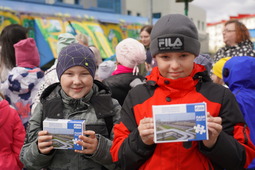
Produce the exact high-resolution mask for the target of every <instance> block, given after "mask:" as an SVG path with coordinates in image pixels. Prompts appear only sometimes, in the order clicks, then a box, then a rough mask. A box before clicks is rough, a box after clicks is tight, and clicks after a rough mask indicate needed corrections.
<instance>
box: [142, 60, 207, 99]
mask: <svg viewBox="0 0 255 170" xmlns="http://www.w3.org/2000/svg"><path fill="white" fill-rule="evenodd" d="M204 71H206V69H205V67H204V66H202V65H199V64H195V63H194V68H193V71H192V72H191V74H190V76H188V77H184V78H179V79H176V80H173V79H169V78H165V77H163V76H161V75H160V72H159V70H158V67H154V69H153V70H152V72H151V74H150V75H149V76H147V77H146V78H147V84H150V85H152V86H159V87H160V88H162V89H163V90H166V93H171V94H172V95H174V94H176V95H178V96H180V95H181V94H178V93H180V92H181V93H182V94H183V95H185V92H189V91H190V90H192V89H194V88H195V87H196V85H197V83H198V82H199V80H202V79H203V77H202V76H198V75H199V73H200V72H204Z"/></svg>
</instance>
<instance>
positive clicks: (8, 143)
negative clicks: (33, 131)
mask: <svg viewBox="0 0 255 170" xmlns="http://www.w3.org/2000/svg"><path fill="white" fill-rule="evenodd" d="M0 134H1V142H0V169H8V170H18V169H22V167H23V164H22V163H21V162H20V160H19V153H20V150H21V147H22V145H23V143H24V139H25V134H26V132H25V129H24V126H23V125H22V122H21V120H20V118H19V115H18V113H17V111H16V110H15V109H13V108H11V107H10V105H9V103H8V102H7V101H6V100H4V99H3V97H2V96H1V95H0Z"/></svg>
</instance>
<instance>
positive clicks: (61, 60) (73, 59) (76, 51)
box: [56, 43, 96, 80]
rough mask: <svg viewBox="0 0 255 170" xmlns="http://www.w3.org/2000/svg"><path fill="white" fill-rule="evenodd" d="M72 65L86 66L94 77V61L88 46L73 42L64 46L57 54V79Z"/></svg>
mask: <svg viewBox="0 0 255 170" xmlns="http://www.w3.org/2000/svg"><path fill="white" fill-rule="evenodd" d="M74 66H82V67H84V68H86V69H87V70H88V71H89V73H90V74H91V76H92V77H93V78H94V77H95V71H96V62H95V56H94V53H93V52H92V51H91V50H90V49H89V47H87V46H84V45H81V44H78V43H73V44H70V45H68V46H66V47H64V48H63V49H62V50H61V52H60V54H59V56H58V63H57V67H56V71H57V75H58V79H59V80H60V78H61V76H62V74H63V73H64V72H65V71H66V70H67V69H69V68H71V67H74Z"/></svg>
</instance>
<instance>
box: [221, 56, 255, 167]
mask: <svg viewBox="0 0 255 170" xmlns="http://www.w3.org/2000/svg"><path fill="white" fill-rule="evenodd" d="M254 70H255V58H254V57H249V56H240V57H239V56H238V57H232V58H231V59H230V60H228V61H227V62H226V63H225V65H224V67H223V80H224V82H225V83H226V84H227V85H228V87H229V89H230V90H231V91H232V93H233V94H234V95H235V97H236V100H237V102H238V104H239V107H240V109H241V111H242V113H243V116H244V119H245V121H246V123H247V125H248V127H249V129H250V136H251V140H252V142H253V144H255V124H254V122H255V105H254V104H255V74H254ZM248 169H255V159H254V160H253V161H252V163H251V164H250V165H249V167H248Z"/></svg>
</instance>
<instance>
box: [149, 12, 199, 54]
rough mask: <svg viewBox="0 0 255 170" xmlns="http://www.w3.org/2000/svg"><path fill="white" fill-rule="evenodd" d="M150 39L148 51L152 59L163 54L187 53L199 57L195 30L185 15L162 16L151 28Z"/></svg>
mask: <svg viewBox="0 0 255 170" xmlns="http://www.w3.org/2000/svg"><path fill="white" fill-rule="evenodd" d="M150 37H151V43H150V51H151V55H152V56H153V57H154V56H155V55H156V54H158V53H164V52H189V53H192V54H194V55H195V56H198V55H199V52H200V42H199V41H198V32H197V28H196V26H195V25H194V23H193V22H192V21H191V20H190V19H189V18H188V17H186V16H185V15H181V14H169V15H165V16H163V17H162V18H160V19H159V20H158V21H157V22H156V24H155V25H154V26H153V28H152V31H151V34H150Z"/></svg>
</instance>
